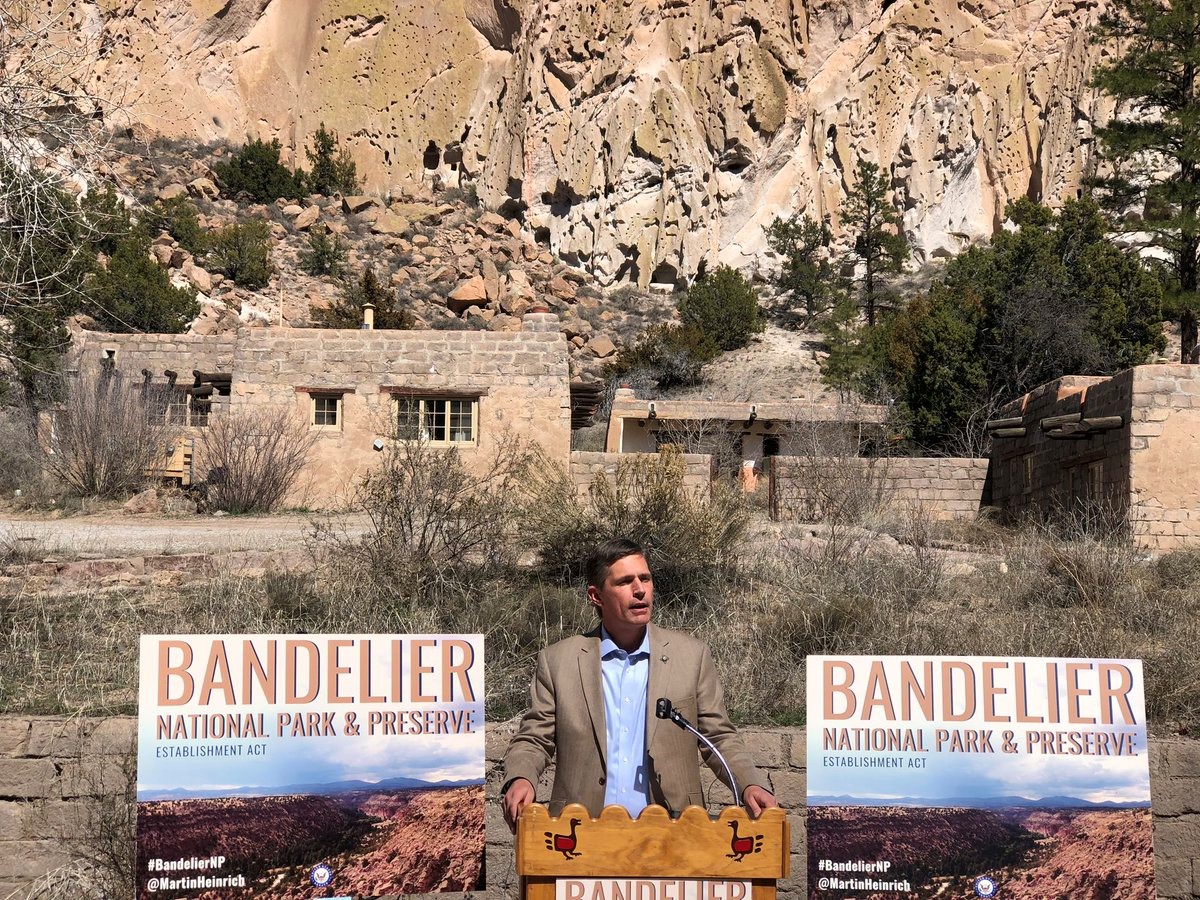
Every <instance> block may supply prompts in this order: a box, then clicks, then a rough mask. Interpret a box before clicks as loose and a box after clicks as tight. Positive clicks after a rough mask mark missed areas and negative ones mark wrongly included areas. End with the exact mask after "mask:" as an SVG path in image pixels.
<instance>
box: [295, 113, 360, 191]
mask: <svg viewBox="0 0 1200 900" xmlns="http://www.w3.org/2000/svg"><path fill="white" fill-rule="evenodd" d="M304 153H305V155H306V156H307V157H308V163H309V165H311V166H312V171H311V172H309V174H308V189H309V190H310V191H312V192H313V193H317V194H325V195H326V196H329V195H330V194H354V193H357V192H358V189H359V185H358V171H357V169H356V167H355V165H354V160H353V159H351V158H350V154H349V153H347V152H346V151H345V150H339V149H338V136H337V134H336V132H332V131H328V130H326V128H325V123H324V122H322V123H321V127H320V128H318V129H317V133H316V134H314V135H313V148H312V149H311V150H305V151H304Z"/></svg>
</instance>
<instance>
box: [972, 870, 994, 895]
mask: <svg viewBox="0 0 1200 900" xmlns="http://www.w3.org/2000/svg"><path fill="white" fill-rule="evenodd" d="M998 889H999V888H998V885H997V884H996V882H995V880H994V879H992V878H989V877H988V876H987V875H980V876H979V877H978V878H976V879H975V896H976V897H995V896H996V893H997V891H998Z"/></svg>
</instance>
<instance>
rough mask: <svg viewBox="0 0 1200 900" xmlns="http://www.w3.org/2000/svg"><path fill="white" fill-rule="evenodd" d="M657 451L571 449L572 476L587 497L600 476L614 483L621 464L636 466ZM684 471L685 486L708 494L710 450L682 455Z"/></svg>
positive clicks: (710, 473) (650, 457)
mask: <svg viewBox="0 0 1200 900" xmlns="http://www.w3.org/2000/svg"><path fill="white" fill-rule="evenodd" d="M657 456H658V454H656V453H598V452H595V451H591V450H572V451H571V478H572V479H573V480H574V481H575V487H576V489H578V491H579V495H580V496H581V497H582V496H586V495H587V492H588V490H589V488H591V486H592V482H593V481H595V480H596V479H597V478H607V479H608V482H609V484H614V483H615V481H616V476H617V466H618V464H621V463H624V464H625V465H635V464H636V461H638V460H643V459H649V460H651V461H652V460H654V459H655V458H656V457H657ZM682 460H683V466H684V474H683V486H684V487H685V488H687V489H688V490H689V491H702V492H704V493H707V492H708V491H709V490H710V489H711V487H712V478H713V470H712V457H711V456H709V455H708V454H707V453H684V454H682Z"/></svg>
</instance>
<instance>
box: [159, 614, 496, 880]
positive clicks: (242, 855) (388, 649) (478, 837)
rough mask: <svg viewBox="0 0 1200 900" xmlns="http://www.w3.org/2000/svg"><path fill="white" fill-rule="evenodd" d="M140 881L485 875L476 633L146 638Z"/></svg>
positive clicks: (479, 655)
mask: <svg viewBox="0 0 1200 900" xmlns="http://www.w3.org/2000/svg"><path fill="white" fill-rule="evenodd" d="M140 665H141V669H140V684H139V695H138V785H137V895H138V897H139V898H148V897H152V896H153V897H171V898H174V897H181V898H182V897H205V898H210V897H226V896H230V897H232V896H237V897H272V898H310V897H332V896H335V895H336V896H351V895H352V896H354V897H358V898H365V897H375V896H383V895H391V894H423V893H428V892H434V891H471V890H475V889H477V888H481V887H482V884H481V881H482V871H483V852H484V807H483V781H484V744H483V734H484V716H483V704H484V693H483V690H484V686H483V638H482V637H481V636H479V635H378V634H376V635H173V636H166V635H144V636H143V637H142V641H141V658H140Z"/></svg>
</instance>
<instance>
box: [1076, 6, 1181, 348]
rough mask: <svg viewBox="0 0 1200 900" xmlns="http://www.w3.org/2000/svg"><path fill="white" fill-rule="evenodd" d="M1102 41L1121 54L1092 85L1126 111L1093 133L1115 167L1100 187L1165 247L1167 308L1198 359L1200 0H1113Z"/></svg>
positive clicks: (1136, 226)
mask: <svg viewBox="0 0 1200 900" xmlns="http://www.w3.org/2000/svg"><path fill="white" fill-rule="evenodd" d="M1096 39H1097V40H1098V41H1103V42H1105V43H1108V42H1111V41H1116V42H1117V46H1118V47H1119V48H1120V51H1121V52H1120V54H1119V55H1118V56H1117V57H1116V58H1115V59H1114V60H1113V61H1112V62H1110V63H1108V64H1107V65H1104V66H1101V67H1100V68H1099V69H1098V70H1097V71H1096V74H1095V79H1094V83H1095V85H1096V86H1097V87H1099V88H1101V89H1102V90H1104V91H1105V92H1107V93H1108V94H1109V95H1111V96H1112V97H1114V98H1115V99H1116V100H1117V101H1118V103H1119V104H1120V105H1119V106H1118V115H1117V116H1116V117H1115V118H1114V119H1113V120H1112V121H1111V122H1110V123H1109V124H1108V125H1107V126H1105V127H1103V128H1098V129H1097V130H1096V135H1097V137H1098V138H1099V139H1100V147H1101V150H1102V152H1103V153H1104V155H1105V156H1106V157H1107V159H1108V160H1109V162H1110V163H1111V164H1112V169H1113V171H1112V173H1111V175H1109V176H1107V177H1104V178H1097V179H1094V182H1093V183H1094V185H1095V187H1097V188H1098V190H1099V193H1100V194H1101V195H1102V196H1103V197H1104V200H1105V202H1106V204H1107V205H1108V206H1109V207H1110V208H1111V209H1113V210H1114V211H1116V212H1117V213H1118V214H1119V215H1120V216H1121V218H1122V220H1123V225H1124V227H1125V228H1126V229H1127V230H1129V231H1136V232H1142V233H1145V234H1147V235H1149V241H1150V242H1151V243H1152V244H1153V245H1155V246H1157V247H1160V248H1162V249H1163V250H1165V251H1166V255H1167V256H1168V258H1169V265H1168V269H1169V272H1168V276H1169V277H1168V285H1167V287H1168V293H1167V310H1168V313H1169V314H1170V315H1172V316H1173V317H1177V318H1178V319H1179V322H1180V330H1181V333H1182V338H1183V346H1182V360H1183V361H1184V362H1197V359H1196V354H1197V311H1198V310H1200V292H1198V290H1197V287H1198V286H1197V280H1198V279H1197V274H1198V273H1197V269H1198V265H1200V259H1198V255H1200V217H1198V214H1200V92H1198V91H1197V87H1198V85H1197V76H1198V74H1200V52H1198V51H1197V47H1198V46H1200V0H1170V2H1168V3H1162V2H1160V0H1113V3H1112V4H1111V5H1110V7H1109V10H1108V12H1106V13H1105V15H1104V16H1103V17H1102V18H1101V20H1100V25H1099V28H1098V30H1097V33H1096ZM1164 160H1165V161H1166V162H1167V165H1165V166H1164V164H1163V163H1164ZM1164 169H1167V170H1169V171H1170V173H1171V174H1169V175H1166V176H1164V175H1163V174H1162V172H1163V170H1164Z"/></svg>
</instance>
